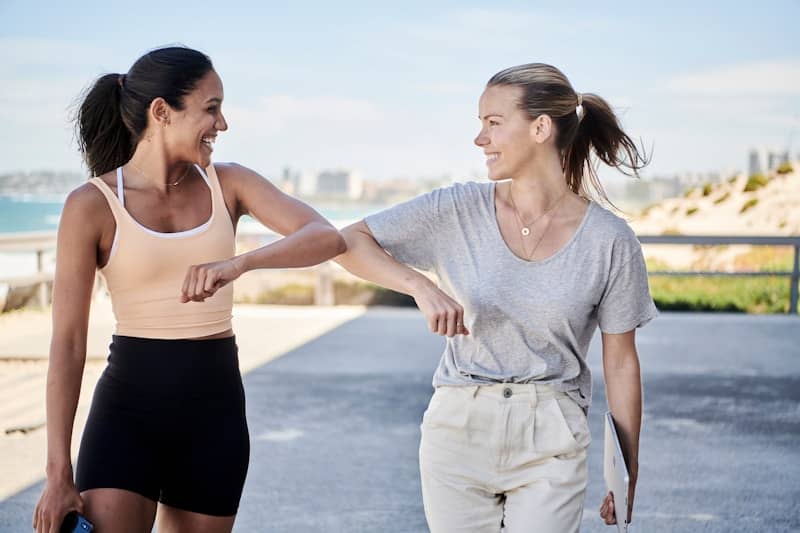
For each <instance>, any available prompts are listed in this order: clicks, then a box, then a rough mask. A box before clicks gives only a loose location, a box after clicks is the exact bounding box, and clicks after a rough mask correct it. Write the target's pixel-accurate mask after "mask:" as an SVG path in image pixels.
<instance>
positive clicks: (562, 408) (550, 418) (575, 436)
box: [533, 396, 590, 456]
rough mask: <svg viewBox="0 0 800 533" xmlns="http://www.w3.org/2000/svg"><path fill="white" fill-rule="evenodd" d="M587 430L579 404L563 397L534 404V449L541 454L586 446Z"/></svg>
mask: <svg viewBox="0 0 800 533" xmlns="http://www.w3.org/2000/svg"><path fill="white" fill-rule="evenodd" d="M589 440H590V437H589V431H588V424H587V423H586V417H585V416H584V415H583V410H582V409H581V407H580V406H579V405H578V404H577V403H575V401H574V400H572V399H571V398H569V397H567V396H564V397H558V398H549V399H547V400H544V401H542V402H540V403H539V404H538V405H537V406H536V418H535V422H534V433H533V441H534V444H533V445H534V449H535V450H536V453H537V454H539V455H543V456H554V455H563V454H569V453H573V452H576V451H579V450H581V449H583V448H585V447H586V446H588V445H589Z"/></svg>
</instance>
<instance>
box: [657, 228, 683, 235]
mask: <svg viewBox="0 0 800 533" xmlns="http://www.w3.org/2000/svg"><path fill="white" fill-rule="evenodd" d="M661 235H683V233H681V232H680V230H678V228H673V227H669V228H664V230H663V231H662V232H661Z"/></svg>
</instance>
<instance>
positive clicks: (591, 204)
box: [488, 182, 595, 266]
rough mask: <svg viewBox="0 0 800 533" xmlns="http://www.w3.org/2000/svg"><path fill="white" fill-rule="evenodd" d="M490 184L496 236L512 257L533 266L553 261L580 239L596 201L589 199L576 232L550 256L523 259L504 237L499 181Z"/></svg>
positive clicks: (489, 195)
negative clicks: (499, 216)
mask: <svg viewBox="0 0 800 533" xmlns="http://www.w3.org/2000/svg"><path fill="white" fill-rule="evenodd" d="M489 185H490V189H489V194H488V197H489V198H488V201H489V212H490V213H491V216H492V221H493V222H494V223H493V226H494V232H495V237H496V238H497V239H498V240H499V244H500V246H502V248H503V249H504V250H505V251H506V253H507V254H508V255H510V256H511V258H512V259H514V260H516V261H518V262H520V263H521V264H524V265H531V266H539V265H544V264H547V263H549V262H551V261H553V260H554V259H556V258H558V257H559V256H560V255H562V254H563V253H564V252H566V251H567V249H569V248H570V247H571V246H572V245H573V243H574V242H575V241H576V240H577V239H578V235H580V234H581V232H582V231H583V227H584V226H585V225H586V221H587V220H589V215H590V213H591V211H592V210H593V209H594V207H595V204H594V202H593V201H592V200H591V199H587V200H588V202H589V205H588V206H587V207H586V212H584V214H583V219H582V220H581V223H580V224H579V225H578V228H577V229H576V230H575V232H574V233H573V234H572V236H571V237H570V238H569V240H568V241H567V242H566V243H565V244H564V245H563V246H562V247H561V248H559V249H558V250H556V251H555V252H553V253H552V254H550V255H549V256H548V257H545V258H544V259H539V260H537V261H531V260H528V259H523V258H522V257H520V256H518V255H517V254H515V253H514V250H512V249H511V247H510V246H509V245H508V243H507V242H506V240H505V239H504V238H503V232H502V231H500V221H499V220H498V219H497V205H496V203H495V195H496V194H497V182H491V183H490V184H489Z"/></svg>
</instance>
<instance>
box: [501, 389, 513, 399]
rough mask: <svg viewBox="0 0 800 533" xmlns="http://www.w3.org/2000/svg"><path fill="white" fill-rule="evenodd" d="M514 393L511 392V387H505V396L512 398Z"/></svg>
mask: <svg viewBox="0 0 800 533" xmlns="http://www.w3.org/2000/svg"><path fill="white" fill-rule="evenodd" d="M512 394H513V392H511V387H506V388H505V389H503V398H511V395H512Z"/></svg>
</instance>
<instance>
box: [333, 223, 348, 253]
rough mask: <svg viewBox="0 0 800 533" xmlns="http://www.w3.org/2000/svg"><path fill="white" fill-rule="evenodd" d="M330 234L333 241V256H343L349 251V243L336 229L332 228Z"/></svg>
mask: <svg viewBox="0 0 800 533" xmlns="http://www.w3.org/2000/svg"><path fill="white" fill-rule="evenodd" d="M329 234H330V241H331V249H332V251H333V256H332V257H336V256H337V255H342V254H343V253H345V252H346V251H347V241H346V240H345V238H344V236H343V235H342V234H341V233H340V232H339V230H337V229H336V228H331V229H330V231H329Z"/></svg>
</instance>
